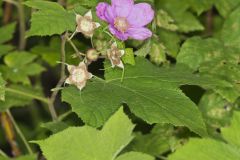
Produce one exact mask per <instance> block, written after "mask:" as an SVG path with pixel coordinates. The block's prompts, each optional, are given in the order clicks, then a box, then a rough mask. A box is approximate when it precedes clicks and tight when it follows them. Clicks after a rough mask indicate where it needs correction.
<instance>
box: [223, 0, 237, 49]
mask: <svg viewBox="0 0 240 160" xmlns="http://www.w3.org/2000/svg"><path fill="white" fill-rule="evenodd" d="M239 2H240V1H239ZM239 17H240V7H239V8H237V9H236V10H234V11H233V12H232V13H231V14H230V16H229V17H228V18H227V19H226V21H225V22H224V25H223V28H222V32H221V39H222V40H223V41H224V43H225V45H227V46H235V47H238V48H239V43H240V31H239V28H240V19H239Z"/></svg>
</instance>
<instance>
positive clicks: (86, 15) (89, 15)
mask: <svg viewBox="0 0 240 160" xmlns="http://www.w3.org/2000/svg"><path fill="white" fill-rule="evenodd" d="M84 17H89V18H90V19H91V20H92V11H91V10H89V11H88V12H87V13H86V14H85V15H84Z"/></svg>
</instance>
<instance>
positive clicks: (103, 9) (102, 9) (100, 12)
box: [96, 2, 109, 21]
mask: <svg viewBox="0 0 240 160" xmlns="http://www.w3.org/2000/svg"><path fill="white" fill-rule="evenodd" d="M108 6H109V4H108V3H105V2H101V3H99V4H98V5H97V7H96V13H97V16H98V17H99V18H100V19H101V20H104V21H107V19H106V17H105V12H106V9H107V7H108Z"/></svg>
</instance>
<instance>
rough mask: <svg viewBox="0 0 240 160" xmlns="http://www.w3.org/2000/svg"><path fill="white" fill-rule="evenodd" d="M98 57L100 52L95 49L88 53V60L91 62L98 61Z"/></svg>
mask: <svg viewBox="0 0 240 160" xmlns="http://www.w3.org/2000/svg"><path fill="white" fill-rule="evenodd" d="M98 56H99V55H98V52H97V51H96V50H95V49H89V50H88V51H87V59H88V60H90V61H96V60H97V59H98Z"/></svg>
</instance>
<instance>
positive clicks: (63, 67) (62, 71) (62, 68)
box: [48, 33, 68, 121]
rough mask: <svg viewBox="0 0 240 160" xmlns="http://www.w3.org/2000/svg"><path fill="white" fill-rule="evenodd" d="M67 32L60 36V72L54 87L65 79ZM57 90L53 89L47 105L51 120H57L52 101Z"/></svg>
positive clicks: (58, 86) (61, 83)
mask: <svg viewBox="0 0 240 160" xmlns="http://www.w3.org/2000/svg"><path fill="white" fill-rule="evenodd" d="M67 34H68V33H65V34H64V35H62V37H61V39H62V42H61V72H60V79H59V81H58V83H57V86H56V87H55V88H60V87H61V86H62V85H63V83H64V81H65V79H66V74H65V64H66V63H65V62H66V51H65V47H66V41H67ZM58 92H59V90H58V89H57V90H54V91H53V93H52V95H51V97H50V99H49V105H48V106H49V110H50V113H51V116H52V119H53V121H57V120H58V116H57V112H56V110H55V107H54V102H55V100H56V97H57V95H58Z"/></svg>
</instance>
